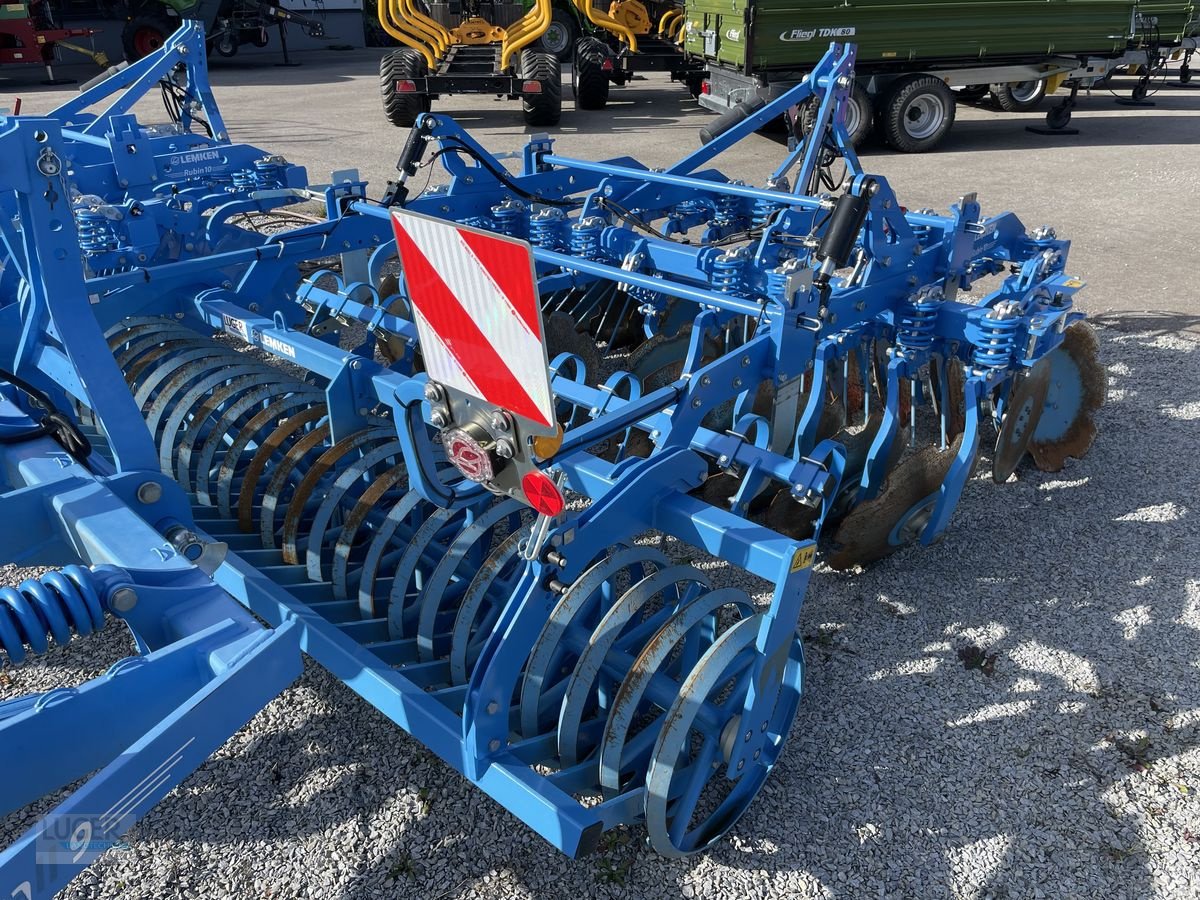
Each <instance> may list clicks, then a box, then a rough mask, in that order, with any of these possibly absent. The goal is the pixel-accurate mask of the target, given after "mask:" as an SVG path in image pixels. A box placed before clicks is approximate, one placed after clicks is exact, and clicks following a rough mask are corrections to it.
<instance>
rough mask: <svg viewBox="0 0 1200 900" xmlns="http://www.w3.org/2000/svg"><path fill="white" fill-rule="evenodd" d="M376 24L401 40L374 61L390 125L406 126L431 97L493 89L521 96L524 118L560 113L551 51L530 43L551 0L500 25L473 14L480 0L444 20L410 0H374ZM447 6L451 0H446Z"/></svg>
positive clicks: (540, 119) (548, 119)
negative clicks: (453, 20)
mask: <svg viewBox="0 0 1200 900" xmlns="http://www.w3.org/2000/svg"><path fill="white" fill-rule="evenodd" d="M378 4H379V24H380V25H381V26H382V27H383V29H384V30H385V31H386V32H387V33H388V34H389V35H391V36H392V37H393V38H395V39H396V40H397V41H399V42H400V43H401V44H403V45H404V46H403V47H402V48H400V49H399V50H396V51H394V52H392V53H390V54H388V55H387V56H385V57H384V58H383V59H382V60H381V61H380V64H379V84H380V91H381V93H382V97H383V108H384V112H385V114H386V115H387V117H388V120H389V121H390V122H391V123H392V124H393V125H396V126H400V127H410V126H411V125H412V124H413V123H414V122H415V121H416V118H417V116H418V115H420V114H421V113H422V112H428V111H429V109H430V106H431V104H432V102H433V100H434V98H435V97H440V96H443V95H451V94H492V95H498V96H506V97H508V98H509V99H510V100H520V101H521V107H522V112H523V113H524V116H525V122H526V124H528V125H536V126H544V125H556V124H557V123H558V120H559V118H560V116H561V115H562V69H561V67H560V65H559V61H558V58H557V57H556V56H554V54H552V53H547V52H545V51H543V50H539V49H535V48H534V46H533V45H534V43H535V42H536V41H537V40H538V39H539V38H540V37H541V36H542V34H543V33H544V32H545V31H546V28H547V27H548V26H549V24H550V21H551V17H552V11H551V0H535V2H534V4H533V6H532V8H531V9H530V10H529V11H528V12H527V13H526V14H525V15H524V16H522V17H521V18H520V19H518V20H517V21H516V22H514V23H513V24H512V25H509V26H508V27H507V28H504V27H501V26H499V25H494V24H492V23H491V22H489V21H488V20H487V19H486V18H484V17H483V16H482V15H481V14H480V9H479V7H480V4H479V0H467V2H465V3H462V4H461V6H459V7H458V8H457V10H455V12H454V14H455V15H459V16H460V19H459V22H458V24H457V25H455V26H454V27H453V28H447V27H445V26H444V25H442V24H441V23H440V22H438V21H437V20H436V19H433V18H431V17H430V16H428V15H426V14H425V13H423V12H421V11H420V10H419V9H418V8H417V6H416V3H415V2H414V0H378ZM452 10H454V5H452Z"/></svg>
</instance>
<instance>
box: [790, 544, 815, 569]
mask: <svg viewBox="0 0 1200 900" xmlns="http://www.w3.org/2000/svg"><path fill="white" fill-rule="evenodd" d="M816 558H817V548H816V545H814V544H809V545H808V546H807V547H799V548H797V550H796V554H795V555H794V556H793V557H792V571H793V572H799V571H800V570H801V569H807V568H810V567H811V566H812V564H813V560H814V559H816Z"/></svg>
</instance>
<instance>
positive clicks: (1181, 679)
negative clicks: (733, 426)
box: [0, 326, 1200, 900]
mask: <svg viewBox="0 0 1200 900" xmlns="http://www.w3.org/2000/svg"><path fill="white" fill-rule="evenodd" d="M1100 336H1101V340H1102V345H1103V354H1104V359H1105V361H1106V364H1107V365H1108V369H1109V373H1110V377H1111V379H1112V389H1111V391H1110V396H1109V404H1108V405H1107V406H1106V407H1105V409H1104V410H1103V411H1102V412H1101V415H1100V425H1101V431H1100V435H1099V437H1098V439H1097V442H1096V445H1095V446H1094V447H1093V449H1092V452H1091V454H1090V455H1089V456H1088V457H1087V458H1086V459H1085V460H1081V461H1077V462H1071V463H1070V464H1069V465H1068V466H1067V468H1066V470H1065V471H1064V472H1062V473H1058V474H1054V475H1050V474H1044V473H1040V472H1037V471H1035V470H1032V469H1028V468H1023V469H1021V470H1020V472H1019V476H1018V478H1017V479H1016V480H1015V481H1014V482H1013V483H1011V484H1007V485H1001V486H997V485H992V484H990V483H989V482H990V478H978V479H975V480H973V481H972V482H971V483H970V484H969V485H968V487H967V490H966V492H965V494H964V497H963V501H962V505H961V507H960V509H959V511H958V513H957V515H956V518H955V522H954V524H953V527H952V528H951V530H950V531H949V533H948V534H947V535H946V538H945V539H944V540H943V541H942V542H941V543H940V544H938V545H937V546H935V547H932V548H928V549H921V548H913V549H909V550H906V551H904V552H902V553H900V554H898V555H897V556H895V557H893V558H891V559H889V560H886V561H884V562H883V563H881V564H879V565H877V566H876V567H874V568H872V569H871V570H870V571H867V572H865V573H861V574H842V573H834V572H831V571H829V570H827V569H824V568H823V567H822V568H820V569H819V571H818V572H817V573H816V575H815V577H814V580H813V585H812V587H811V589H810V592H809V596H808V598H807V601H806V607H805V610H804V613H803V617H802V621H801V628H802V631H803V633H804V634H805V635H806V637H807V638H808V640H807V641H806V649H807V652H808V659H807V662H808V668H807V685H806V696H805V699H804V702H803V704H802V706H801V709H800V713H799V715H798V718H797V721H796V724H795V728H794V730H793V735H792V739H791V741H790V742H789V744H788V746H787V748H786V750H785V752H784V754H783V757H782V759H781V761H780V763H779V766H778V767H777V770H776V771H775V773H774V774H773V776H772V777H771V779H770V780H769V781H768V782H767V784H766V786H765V787H764V789H763V791H762V793H761V794H760V795H759V797H758V799H757V801H756V803H755V805H754V807H753V808H752V809H751V811H750V812H749V814H748V815H747V816H746V817H745V818H744V819H743V820H742V821H741V822H740V823H739V824H738V825H737V827H736V828H735V829H734V831H733V833H732V834H731V835H730V837H729V838H728V839H727V840H726V841H725V842H723V843H722V844H721V845H720V846H718V847H717V848H716V849H714V850H713V851H711V852H710V853H708V854H707V855H705V856H702V857H698V858H690V859H686V860H667V859H662V858H660V857H657V856H655V855H654V854H653V853H651V852H649V851H648V850H646V849H645V847H644V845H643V841H642V838H643V834H642V832H641V831H639V830H638V829H632V830H628V831H618V832H615V833H612V834H611V835H607V836H606V837H605V839H604V841H603V843H602V848H601V852H599V853H598V854H597V855H595V856H594V857H592V858H589V859H584V860H579V861H571V860H568V859H566V858H565V857H563V856H562V855H560V854H558V853H557V852H556V851H554V850H553V849H551V848H550V847H549V846H548V845H546V844H545V843H544V842H543V841H542V840H541V839H540V838H538V837H536V836H535V835H533V833H532V832H530V831H529V830H528V829H527V828H525V827H524V826H523V825H522V824H521V823H520V822H519V821H518V820H517V819H516V818H515V817H513V816H511V815H509V814H508V813H507V812H505V811H504V810H503V809H501V807H500V806H499V805H498V804H496V803H494V802H493V801H491V800H490V799H488V798H487V797H485V796H484V795H483V794H482V793H481V792H480V791H478V790H476V789H475V788H473V787H472V786H471V785H470V784H469V783H468V782H467V781H466V780H465V779H463V778H461V777H460V776H458V775H457V774H455V773H453V772H451V771H450V770H449V769H448V768H447V767H446V766H444V765H443V764H442V763H440V762H439V761H438V760H437V759H436V758H434V757H433V755H432V754H431V753H429V751H427V750H425V749H424V748H423V747H422V746H421V745H420V743H419V742H417V741H415V740H413V739H412V738H410V737H408V736H407V735H405V734H404V733H403V732H401V731H399V730H398V729H397V728H395V727H394V726H393V725H392V724H391V723H390V722H388V721H386V720H385V719H384V718H383V716H381V715H380V714H379V713H378V712H376V711H375V710H374V709H372V708H371V707H370V706H369V705H367V704H366V703H364V702H362V701H361V700H359V699H358V698H357V697H356V696H355V695H354V694H353V693H351V692H350V690H349V689H348V688H346V687H345V686H343V685H342V684H341V683H340V682H338V681H337V680H336V679H334V678H333V677H332V676H330V675H328V674H327V673H326V672H325V671H324V670H323V669H321V668H320V667H319V666H318V665H315V664H312V663H309V664H308V665H307V667H306V670H305V674H304V676H303V677H302V678H301V679H300V681H299V682H298V683H297V684H296V685H295V686H294V687H292V688H291V689H289V690H288V691H287V692H285V693H284V694H283V695H282V696H281V697H280V698H279V699H277V700H276V701H275V702H273V703H272V704H270V705H269V706H268V707H267V708H266V709H265V710H263V711H262V712H261V713H260V714H259V715H257V716H256V717H255V718H254V720H253V721H252V722H251V723H250V724H249V725H248V726H247V727H246V728H244V729H242V730H241V731H240V732H238V734H237V735H235V736H234V737H233V738H232V739H231V740H230V741H229V742H227V743H226V745H225V746H223V747H222V748H221V749H220V750H219V751H218V752H217V753H216V754H215V755H214V756H213V758H212V759H211V760H210V761H209V762H208V763H207V764H205V765H204V766H203V767H202V768H201V769H200V770H199V771H198V772H197V773H196V774H195V775H193V776H192V777H191V778H189V779H188V780H187V781H186V782H185V783H184V784H183V785H182V786H181V787H180V788H179V789H177V790H176V791H175V792H174V793H173V794H172V795H171V796H169V797H168V798H167V799H166V800H165V801H164V802H163V803H162V804H160V805H159V806H158V807H157V808H156V809H155V810H154V811H153V812H152V813H151V814H150V815H149V816H147V817H146V819H145V820H144V821H143V822H142V823H141V824H140V825H138V826H137V827H136V828H135V829H134V830H133V831H132V832H131V833H130V835H129V838H128V840H129V848H128V849H125V850H121V849H114V850H112V851H109V852H108V853H107V854H106V855H105V856H104V857H102V858H101V859H100V860H99V861H98V862H97V863H96V864H95V865H93V866H92V867H91V868H90V869H89V870H88V871H87V872H85V873H84V874H83V875H82V876H81V877H80V878H78V879H77V880H76V881H75V882H73V883H72V885H71V886H70V887H69V888H68V889H67V890H66V891H65V892H64V894H63V896H65V897H70V898H84V897H86V898H108V897H125V896H136V897H168V896H195V897H223V896H230V895H234V894H240V895H244V896H252V897H262V898H268V897H270V898H294V897H322V898H324V897H345V898H368V897H370V898H374V897H404V898H409V897H412V898H422V900H434V898H438V900H441V898H480V900H484V898H486V900H498V898H506V900H507V898H539V900H542V898H572V900H575V898H585V897H586V898H593V897H596V898H654V900H656V898H668V897H671V898H678V897H688V898H727V897H739V898H741V897H745V898H833V897H837V898H859V897H866V898H875V897H943V896H950V897H956V898H972V900H974V898H1037V897H1055V898H1091V897H1105V898H1130V900H1135V898H1136V900H1142V898H1150V897H1153V898H1171V900H1174V898H1179V900H1183V898H1195V897H1197V896H1200V678H1198V677H1197V675H1198V673H1197V668H1198V666H1200V580H1197V578H1196V573H1197V572H1198V571H1200V565H1198V563H1200V539H1198V538H1200V534H1198V532H1200V526H1198V524H1197V521H1198V520H1197V514H1198V512H1200V486H1198V484H1197V481H1196V479H1195V478H1194V473H1195V455H1196V447H1197V446H1200V441H1198V440H1197V438H1198V434H1197V430H1196V427H1195V426H1194V425H1193V424H1192V423H1194V422H1195V421H1197V419H1198V418H1200V417H1198V415H1197V414H1196V406H1195V401H1194V400H1192V398H1190V397H1189V396H1188V394H1189V393H1190V392H1192V391H1194V390H1196V387H1197V386H1198V385H1200V353H1198V352H1197V349H1198V346H1200V339H1198V338H1197V337H1196V336H1195V335H1192V334H1189V333H1180V334H1143V333H1140V332H1139V331H1138V330H1137V329H1136V328H1130V327H1128V326H1125V327H1124V328H1120V327H1112V328H1101V329H1100ZM704 567H705V568H706V569H708V568H709V566H707V565H706V566H704ZM713 574H714V575H717V576H720V577H721V578H722V579H723V580H726V581H727V582H736V581H738V580H739V578H740V576H739V573H737V572H730V571H729V570H728V569H725V570H715V571H713ZM3 576H4V580H5V582H6V583H13V582H14V579H18V578H19V577H22V576H23V573H21V575H20V576H19V573H18V572H17V571H15V570H11V569H9V570H6V571H4V572H3ZM759 588H760V586H759V585H758V584H755V585H754V589H755V590H758V589H759ZM972 646H973V647H974V648H976V649H977V650H978V651H980V652H981V653H982V654H983V658H985V659H990V660H991V663H990V667H989V669H990V671H991V674H990V675H989V674H987V671H985V670H984V669H982V668H980V667H973V668H968V667H966V666H965V665H964V659H963V656H962V655H961V654H962V652H963V651H965V650H969V649H970V648H971V647H972ZM130 650H131V645H130V642H129V640H128V638H127V636H126V635H125V634H124V632H123V631H122V630H121V629H120V628H119V627H117V626H115V625H114V626H111V627H109V628H108V629H106V631H105V632H104V633H103V635H101V636H100V637H99V638H96V639H87V640H80V641H78V642H77V643H75V644H72V645H71V646H70V647H68V648H65V649H60V650H56V651H54V652H53V653H51V654H50V655H49V656H48V657H46V658H45V659H43V660H37V661H34V662H32V663H30V664H27V665H25V666H23V667H21V668H18V669H11V668H7V669H4V670H3V671H0V696H2V697H10V696H15V695H18V694H22V693H25V692H27V691H30V690H34V689H45V688H47V687H51V686H57V685H62V684H70V683H77V682H78V681H80V680H81V679H83V678H86V677H90V676H92V675H95V674H98V673H99V672H101V671H103V669H104V667H105V666H106V665H108V664H109V663H111V662H112V661H114V660H115V659H117V658H119V657H120V656H121V655H123V654H125V653H128V652H130ZM81 737H82V738H84V739H86V736H81ZM49 805H50V804H49V801H46V802H42V803H39V804H37V805H36V806H35V807H33V808H31V809H28V810H24V811H22V812H21V813H18V814H16V815H14V816H10V817H9V818H8V819H6V820H5V821H4V822H3V823H2V824H0V841H3V842H4V843H9V842H11V841H12V840H13V839H14V838H15V837H16V836H17V835H18V834H19V833H20V832H21V830H22V829H23V828H25V827H27V826H28V825H30V824H31V823H32V822H33V821H35V820H36V818H37V817H38V816H39V815H41V814H42V813H44V812H45V811H46V809H47V808H49Z"/></svg>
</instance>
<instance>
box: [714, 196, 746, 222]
mask: <svg viewBox="0 0 1200 900" xmlns="http://www.w3.org/2000/svg"><path fill="white" fill-rule="evenodd" d="M715 204H716V210H715V211H714V214H713V220H712V221H713V224H714V225H732V224H733V223H734V222H736V221H737V217H738V215H739V214H740V213H741V211H742V200H741V198H740V197H732V196H729V195H728V194H721V195H720V196H718V197H717V199H716V201H715Z"/></svg>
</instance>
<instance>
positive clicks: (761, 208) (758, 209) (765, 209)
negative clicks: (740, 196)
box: [750, 199, 783, 228]
mask: <svg viewBox="0 0 1200 900" xmlns="http://www.w3.org/2000/svg"><path fill="white" fill-rule="evenodd" d="M782 208H783V205H782V204H779V203H774V202H772V201H770V200H762V199H759V200H755V201H754V211H753V213H751V219H750V223H751V225H752V226H753V227H755V228H765V227H766V226H767V223H768V222H770V221H771V217H772V216H773V215H775V213H776V211H778V210H780V209H782Z"/></svg>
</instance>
